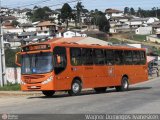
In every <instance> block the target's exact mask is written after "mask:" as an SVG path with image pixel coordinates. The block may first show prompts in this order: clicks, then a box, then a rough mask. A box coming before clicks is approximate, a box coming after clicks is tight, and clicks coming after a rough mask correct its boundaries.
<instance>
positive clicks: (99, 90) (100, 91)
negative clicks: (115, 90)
mask: <svg viewBox="0 0 160 120" xmlns="http://www.w3.org/2000/svg"><path fill="white" fill-rule="evenodd" d="M106 89H107V88H106V87H101V88H94V90H95V91H96V93H105V92H106Z"/></svg>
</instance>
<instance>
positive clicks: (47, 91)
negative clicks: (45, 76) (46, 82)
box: [42, 90, 55, 97]
mask: <svg viewBox="0 0 160 120" xmlns="http://www.w3.org/2000/svg"><path fill="white" fill-rule="evenodd" d="M42 93H43V94H44V95H45V96H46V97H52V96H53V95H54V93H55V91H51V90H46V91H42Z"/></svg>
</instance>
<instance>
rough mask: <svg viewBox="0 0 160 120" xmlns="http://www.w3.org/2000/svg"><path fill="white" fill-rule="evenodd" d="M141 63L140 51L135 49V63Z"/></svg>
mask: <svg viewBox="0 0 160 120" xmlns="http://www.w3.org/2000/svg"><path fill="white" fill-rule="evenodd" d="M140 63H141V59H140V52H139V51H133V64H134V65H139V64H140Z"/></svg>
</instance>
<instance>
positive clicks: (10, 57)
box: [5, 49, 20, 67]
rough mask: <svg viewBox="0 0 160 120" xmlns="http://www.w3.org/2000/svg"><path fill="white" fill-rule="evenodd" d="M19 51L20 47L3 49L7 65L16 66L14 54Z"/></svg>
mask: <svg viewBox="0 0 160 120" xmlns="http://www.w3.org/2000/svg"><path fill="white" fill-rule="evenodd" d="M19 51H20V49H6V50H5V62H6V66H7V67H17V65H16V64H15V54H16V53H17V52H19Z"/></svg>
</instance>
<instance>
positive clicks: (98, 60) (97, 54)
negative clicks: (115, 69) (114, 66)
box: [93, 49, 105, 65]
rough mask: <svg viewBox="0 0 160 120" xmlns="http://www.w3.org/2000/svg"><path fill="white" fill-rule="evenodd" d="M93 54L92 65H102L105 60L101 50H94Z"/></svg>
mask: <svg viewBox="0 0 160 120" xmlns="http://www.w3.org/2000/svg"><path fill="white" fill-rule="evenodd" d="M93 53H94V63H95V64H96V65H104V64H105V63H104V62H105V58H104V51H103V49H94V50H93Z"/></svg>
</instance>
